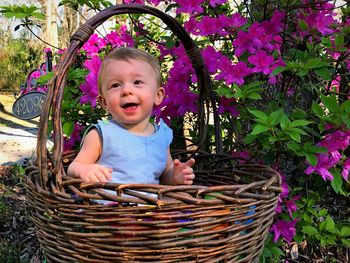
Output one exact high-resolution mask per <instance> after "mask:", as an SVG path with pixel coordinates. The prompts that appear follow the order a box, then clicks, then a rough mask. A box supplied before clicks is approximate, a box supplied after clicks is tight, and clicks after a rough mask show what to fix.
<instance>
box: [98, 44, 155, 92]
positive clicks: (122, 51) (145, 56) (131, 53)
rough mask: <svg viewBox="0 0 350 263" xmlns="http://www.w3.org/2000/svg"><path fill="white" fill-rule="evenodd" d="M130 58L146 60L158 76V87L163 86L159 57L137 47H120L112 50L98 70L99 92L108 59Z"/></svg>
mask: <svg viewBox="0 0 350 263" xmlns="http://www.w3.org/2000/svg"><path fill="white" fill-rule="evenodd" d="M130 59H134V60H141V61H144V62H146V63H147V64H149V65H150V66H151V68H152V69H153V71H154V72H155V73H156V78H157V83H158V87H160V86H161V83H162V77H161V75H160V66H159V64H158V61H157V59H156V58H155V57H154V56H152V55H151V54H149V53H147V52H145V51H143V50H140V49H136V48H131V47H120V48H116V49H114V50H112V51H111V52H110V53H109V54H108V55H107V56H106V57H105V58H104V60H103V61H102V64H101V67H100V70H99V72H98V78H97V85H98V92H99V94H102V79H101V75H102V72H103V70H104V68H105V66H106V64H107V62H108V61H110V60H122V61H129V60H130Z"/></svg>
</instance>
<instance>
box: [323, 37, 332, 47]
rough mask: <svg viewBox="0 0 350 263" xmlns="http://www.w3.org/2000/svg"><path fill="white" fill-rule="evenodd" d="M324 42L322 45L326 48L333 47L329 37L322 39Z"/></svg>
mask: <svg viewBox="0 0 350 263" xmlns="http://www.w3.org/2000/svg"><path fill="white" fill-rule="evenodd" d="M321 40H322V44H324V45H325V46H326V47H331V46H332V42H331V40H330V39H329V38H327V37H321Z"/></svg>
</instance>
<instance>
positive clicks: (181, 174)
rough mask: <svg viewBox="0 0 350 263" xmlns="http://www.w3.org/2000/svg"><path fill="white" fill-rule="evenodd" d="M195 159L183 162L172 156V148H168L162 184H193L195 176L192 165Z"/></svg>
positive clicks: (161, 179)
mask: <svg viewBox="0 0 350 263" xmlns="http://www.w3.org/2000/svg"><path fill="white" fill-rule="evenodd" d="M194 163H195V160H194V159H193V158H191V159H189V160H188V161H187V162H185V163H181V162H180V160H178V159H175V160H173V158H172V157H171V154H170V150H169V149H168V159H167V164H166V168H165V170H164V172H163V173H162V175H161V177H160V182H161V184H167V185H178V184H187V185H190V184H193V179H194V177H195V175H194V173H193V169H192V166H193V165H194Z"/></svg>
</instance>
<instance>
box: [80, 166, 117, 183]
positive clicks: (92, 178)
mask: <svg viewBox="0 0 350 263" xmlns="http://www.w3.org/2000/svg"><path fill="white" fill-rule="evenodd" d="M81 165H82V166H81V171H80V173H79V177H80V178H81V179H83V180H84V181H85V182H88V183H98V182H101V183H105V182H108V181H110V180H111V179H112V175H111V173H112V171H113V169H112V168H109V167H108V168H107V167H105V166H102V165H99V164H97V163H94V164H81Z"/></svg>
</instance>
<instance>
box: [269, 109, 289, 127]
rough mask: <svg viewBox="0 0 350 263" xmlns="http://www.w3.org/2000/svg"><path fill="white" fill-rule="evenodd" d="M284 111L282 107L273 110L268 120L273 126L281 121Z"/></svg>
mask: <svg viewBox="0 0 350 263" xmlns="http://www.w3.org/2000/svg"><path fill="white" fill-rule="evenodd" d="M284 115H285V114H284V112H283V110H282V109H279V110H276V111H274V112H271V113H270V115H269V117H268V119H267V121H268V123H270V124H271V125H272V126H276V125H277V124H278V123H280V122H281V119H282V118H283V116H284Z"/></svg>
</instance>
